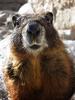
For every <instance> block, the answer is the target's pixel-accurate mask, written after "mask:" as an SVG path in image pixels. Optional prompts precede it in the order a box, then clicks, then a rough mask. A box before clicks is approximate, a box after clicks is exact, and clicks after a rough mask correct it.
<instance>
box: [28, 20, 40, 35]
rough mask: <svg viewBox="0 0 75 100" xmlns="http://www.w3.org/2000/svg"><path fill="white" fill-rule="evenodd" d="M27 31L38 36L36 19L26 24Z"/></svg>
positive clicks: (38, 29) (38, 30)
mask: <svg viewBox="0 0 75 100" xmlns="http://www.w3.org/2000/svg"><path fill="white" fill-rule="evenodd" d="M27 33H28V35H30V36H35V37H36V36H38V35H39V34H40V25H39V23H38V22H36V21H32V22H30V23H29V24H28V28H27Z"/></svg>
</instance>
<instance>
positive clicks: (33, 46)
mask: <svg viewBox="0 0 75 100" xmlns="http://www.w3.org/2000/svg"><path fill="white" fill-rule="evenodd" d="M30 48H31V49H39V48H40V45H37V44H34V45H31V46H30Z"/></svg>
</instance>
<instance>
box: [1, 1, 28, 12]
mask: <svg viewBox="0 0 75 100" xmlns="http://www.w3.org/2000/svg"><path fill="white" fill-rule="evenodd" d="M26 2H27V0H0V10H13V11H17V10H18V9H19V8H20V6H21V5H23V4H24V3H26Z"/></svg>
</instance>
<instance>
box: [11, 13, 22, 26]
mask: <svg viewBox="0 0 75 100" xmlns="http://www.w3.org/2000/svg"><path fill="white" fill-rule="evenodd" d="M12 22H13V24H14V27H16V26H17V27H19V26H20V23H21V16H20V15H19V14H16V15H14V16H13V17H12Z"/></svg>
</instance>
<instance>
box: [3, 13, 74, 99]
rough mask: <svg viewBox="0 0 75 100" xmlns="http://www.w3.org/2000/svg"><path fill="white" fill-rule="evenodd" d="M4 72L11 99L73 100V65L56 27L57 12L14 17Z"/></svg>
mask: <svg viewBox="0 0 75 100" xmlns="http://www.w3.org/2000/svg"><path fill="white" fill-rule="evenodd" d="M12 21H13V23H14V30H13V33H12V36H11V39H10V40H11V41H10V55H9V58H8V60H7V64H6V69H5V71H4V78H5V83H6V86H7V90H8V95H9V97H11V100H69V99H70V97H71V96H72V94H73V92H74V87H73V64H72V62H71V60H70V58H69V56H68V54H67V52H66V50H65V48H64V45H63V43H62V41H61V40H60V38H59V36H58V33H57V31H56V30H55V28H54V27H53V14H52V13H51V12H47V13H44V14H34V15H31V14H30V15H24V16H21V15H18V14H16V15H15V16H13V18H12Z"/></svg>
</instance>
